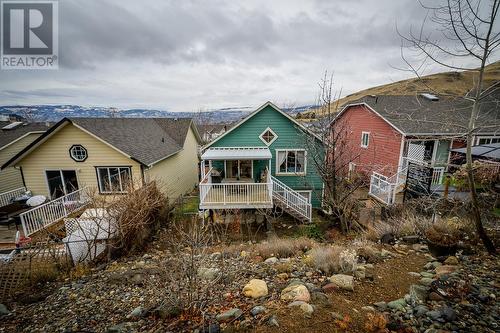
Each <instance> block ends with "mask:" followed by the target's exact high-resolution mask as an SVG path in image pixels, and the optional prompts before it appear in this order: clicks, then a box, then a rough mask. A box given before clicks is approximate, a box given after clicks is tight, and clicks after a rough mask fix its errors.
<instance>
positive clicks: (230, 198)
mask: <svg viewBox="0 0 500 333" xmlns="http://www.w3.org/2000/svg"><path fill="white" fill-rule="evenodd" d="M272 206H273V201H272V198H271V196H270V193H269V191H268V189H267V187H265V186H260V187H252V188H245V187H244V186H241V188H238V189H236V188H233V189H227V188H224V187H223V186H217V185H214V186H213V187H211V188H210V189H208V192H207V194H206V196H205V197H204V199H203V201H202V202H201V203H200V208H202V209H210V208H212V209H224V208H226V209H231V208H271V207H272Z"/></svg>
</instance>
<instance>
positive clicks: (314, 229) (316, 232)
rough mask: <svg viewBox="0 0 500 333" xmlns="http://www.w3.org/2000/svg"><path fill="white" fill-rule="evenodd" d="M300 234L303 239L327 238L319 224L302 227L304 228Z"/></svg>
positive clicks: (300, 230)
mask: <svg viewBox="0 0 500 333" xmlns="http://www.w3.org/2000/svg"><path fill="white" fill-rule="evenodd" d="M298 234H299V235H300V236H301V237H307V238H311V239H316V240H323V239H324V238H325V237H324V234H323V231H322V230H321V229H320V228H319V226H318V225H317V224H314V223H313V224H308V225H304V226H302V228H300V229H299V233H298Z"/></svg>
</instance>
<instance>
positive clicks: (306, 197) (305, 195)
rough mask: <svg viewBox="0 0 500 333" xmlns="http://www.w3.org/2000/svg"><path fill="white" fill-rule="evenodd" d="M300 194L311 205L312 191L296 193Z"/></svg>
mask: <svg viewBox="0 0 500 333" xmlns="http://www.w3.org/2000/svg"><path fill="white" fill-rule="evenodd" d="M296 192H297V193H298V194H300V195H301V196H303V197H304V198H305V199H306V200H307V203H311V191H310V190H307V191H306V190H304V191H296Z"/></svg>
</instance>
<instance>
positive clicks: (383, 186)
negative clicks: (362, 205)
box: [368, 172, 396, 205]
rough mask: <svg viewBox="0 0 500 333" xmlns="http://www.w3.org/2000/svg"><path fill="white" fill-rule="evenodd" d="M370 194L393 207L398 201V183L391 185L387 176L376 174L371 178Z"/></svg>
mask: <svg viewBox="0 0 500 333" xmlns="http://www.w3.org/2000/svg"><path fill="white" fill-rule="evenodd" d="M368 193H369V194H370V195H371V196H373V197H374V198H376V199H378V200H380V201H381V202H383V203H385V204H387V205H392V204H393V203H394V202H395V200H396V183H391V182H389V181H388V180H387V178H386V177H385V176H383V175H381V174H378V173H376V172H374V173H373V174H372V176H371V178H370V190H369V192H368Z"/></svg>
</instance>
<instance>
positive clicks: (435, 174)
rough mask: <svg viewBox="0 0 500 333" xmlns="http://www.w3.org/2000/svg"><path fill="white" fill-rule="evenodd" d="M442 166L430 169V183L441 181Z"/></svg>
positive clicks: (434, 183) (440, 182)
mask: <svg viewBox="0 0 500 333" xmlns="http://www.w3.org/2000/svg"><path fill="white" fill-rule="evenodd" d="M443 177H444V167H434V168H433V170H432V182H431V184H432V185H439V184H442V183H443Z"/></svg>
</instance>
